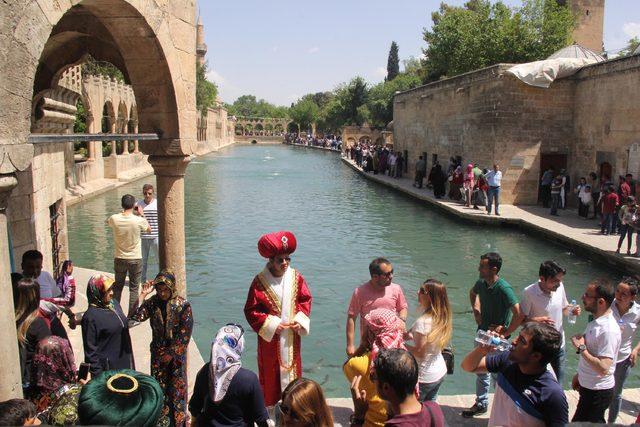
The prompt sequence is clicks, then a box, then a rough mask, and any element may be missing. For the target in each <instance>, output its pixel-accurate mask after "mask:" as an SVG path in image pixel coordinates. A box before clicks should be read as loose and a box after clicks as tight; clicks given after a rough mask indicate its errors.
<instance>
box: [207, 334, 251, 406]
mask: <svg viewBox="0 0 640 427" xmlns="http://www.w3.org/2000/svg"><path fill="white" fill-rule="evenodd" d="M243 335H244V331H243V330H242V328H241V327H240V326H238V325H231V324H230V325H226V326H223V327H222V328H220V330H219V331H218V333H217V334H216V337H215V339H214V340H213V342H212V343H211V363H210V364H209V397H210V398H211V400H212V401H213V403H218V402H220V401H221V400H222V399H224V396H225V395H226V394H227V390H228V389H229V384H231V380H232V379H233V377H234V375H235V374H236V372H238V370H239V369H240V367H241V366H242V361H241V360H240V358H241V357H242V352H243V351H244V336H243Z"/></svg>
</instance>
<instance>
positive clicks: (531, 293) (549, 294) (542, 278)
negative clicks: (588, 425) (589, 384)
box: [520, 261, 581, 384]
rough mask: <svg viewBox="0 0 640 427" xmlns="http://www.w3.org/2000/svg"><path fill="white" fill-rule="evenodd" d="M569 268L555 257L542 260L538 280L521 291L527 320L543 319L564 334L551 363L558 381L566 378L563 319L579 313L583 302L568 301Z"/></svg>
mask: <svg viewBox="0 0 640 427" xmlns="http://www.w3.org/2000/svg"><path fill="white" fill-rule="evenodd" d="M566 272H567V271H566V270H565V269H564V268H562V267H561V266H559V265H558V263H556V262H555V261H545V262H543V263H542V264H540V270H539V271H538V276H539V277H538V281H537V282H536V283H533V284H531V285H529V286H527V287H526V288H525V289H524V291H523V292H522V301H520V309H521V310H522V315H523V316H525V317H524V321H525V322H541V323H546V324H548V325H551V326H553V327H554V328H556V329H557V330H558V332H560V334H561V335H562V345H561V346H560V350H559V351H558V354H557V356H556V357H554V358H553V359H552V360H551V361H550V364H551V367H552V368H553V371H554V372H555V374H556V378H557V379H558V382H559V383H560V384H562V380H563V379H564V365H565V363H566V353H565V350H564V329H563V328H562V319H563V317H564V316H568V315H569V314H574V315H576V316H577V315H579V314H580V312H581V310H580V306H579V305H576V306H575V307H573V306H572V305H570V304H569V302H568V301H567V294H566V293H565V290H564V285H563V284H562V279H563V278H564V275H565V274H566Z"/></svg>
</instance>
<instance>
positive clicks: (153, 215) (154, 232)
mask: <svg viewBox="0 0 640 427" xmlns="http://www.w3.org/2000/svg"><path fill="white" fill-rule="evenodd" d="M138 206H140V207H141V208H142V210H143V211H144V217H145V218H146V220H147V222H148V223H149V226H150V227H151V233H145V232H144V231H143V232H142V233H140V237H142V238H143V239H155V238H157V237H158V200H157V199H153V200H152V201H151V203H149V204H146V203H145V202H144V200H139V201H138Z"/></svg>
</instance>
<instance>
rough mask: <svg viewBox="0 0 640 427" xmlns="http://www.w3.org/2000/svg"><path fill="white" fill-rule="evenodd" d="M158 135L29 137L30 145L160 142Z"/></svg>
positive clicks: (71, 134) (39, 135)
mask: <svg viewBox="0 0 640 427" xmlns="http://www.w3.org/2000/svg"><path fill="white" fill-rule="evenodd" d="M159 139H160V136H159V135H158V134H157V133H67V134H49V133H32V134H30V135H29V139H28V142H29V143H30V144H44V143H63V142H89V141H158V140H159Z"/></svg>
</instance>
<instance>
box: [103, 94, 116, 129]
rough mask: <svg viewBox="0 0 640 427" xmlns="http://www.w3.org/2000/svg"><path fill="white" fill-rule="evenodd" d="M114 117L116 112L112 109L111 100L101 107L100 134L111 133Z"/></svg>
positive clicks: (114, 121)
mask: <svg viewBox="0 0 640 427" xmlns="http://www.w3.org/2000/svg"><path fill="white" fill-rule="evenodd" d="M116 117H117V116H116V110H115V108H114V107H113V102H112V101H111V100H107V101H106V102H105V103H104V105H103V106H102V121H101V130H102V133H111V132H112V131H113V130H114V126H115V125H116Z"/></svg>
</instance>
